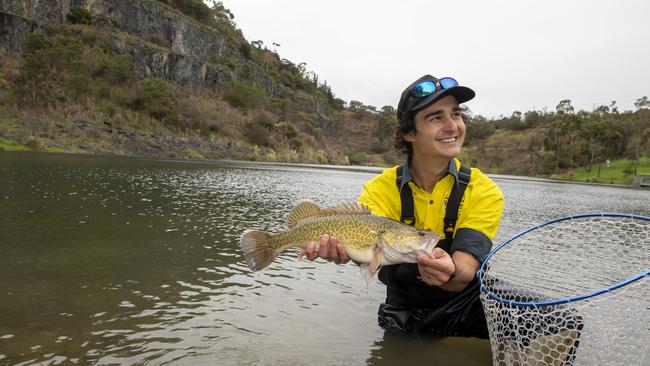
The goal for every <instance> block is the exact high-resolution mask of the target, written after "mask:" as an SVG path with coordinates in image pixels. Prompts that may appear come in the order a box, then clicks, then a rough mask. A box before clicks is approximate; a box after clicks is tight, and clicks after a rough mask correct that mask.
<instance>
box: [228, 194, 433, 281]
mask: <svg viewBox="0 0 650 366" xmlns="http://www.w3.org/2000/svg"><path fill="white" fill-rule="evenodd" d="M287 227H288V229H287V230H285V231H282V232H278V233H275V234H270V233H267V232H265V231H262V230H257V229H247V230H245V231H244V232H243V234H242V235H241V238H240V247H241V250H242V251H243V252H244V259H245V261H246V264H247V266H248V268H250V270H251V271H254V272H257V271H261V270H263V269H265V268H267V267H268V266H269V265H270V264H271V263H272V262H273V260H274V259H275V258H276V257H277V256H278V255H279V254H280V253H282V252H283V251H285V250H286V249H288V248H293V247H297V248H301V256H302V254H304V249H305V247H306V246H307V244H309V242H311V241H314V242H316V250H318V246H319V239H320V237H321V236H322V235H323V234H329V235H333V236H335V237H336V238H337V240H338V241H339V243H340V244H341V245H342V246H343V247H345V250H346V252H347V253H348V256H349V257H350V259H351V260H352V261H354V262H356V263H358V264H359V265H360V267H361V273H362V276H363V277H364V278H365V279H366V280H368V279H369V278H372V277H373V276H374V274H375V273H376V272H377V271H378V270H379V268H380V267H381V266H385V265H391V264H397V263H416V262H417V259H416V257H417V254H418V253H419V252H424V253H429V255H430V253H431V251H432V250H433V248H434V247H435V246H436V244H437V243H438V241H439V240H440V234H439V233H437V232H434V231H427V230H418V229H416V228H414V227H413V226H409V225H405V224H403V223H401V222H398V221H395V220H391V219H388V218H385V217H382V216H378V215H373V214H372V213H371V212H370V209H369V208H368V207H367V206H364V205H359V204H357V203H354V202H346V203H343V204H341V205H339V206H336V207H332V208H325V209H322V208H320V207H319V206H318V205H317V204H316V203H314V202H312V201H303V202H300V203H299V204H297V205H296V206H295V207H294V208H293V210H292V211H291V213H290V214H289V216H288V218H287Z"/></svg>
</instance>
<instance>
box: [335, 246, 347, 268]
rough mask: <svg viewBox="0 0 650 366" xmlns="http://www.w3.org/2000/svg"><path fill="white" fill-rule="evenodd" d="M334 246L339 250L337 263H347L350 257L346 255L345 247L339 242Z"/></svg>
mask: <svg viewBox="0 0 650 366" xmlns="http://www.w3.org/2000/svg"><path fill="white" fill-rule="evenodd" d="M336 248H337V249H338V251H339V263H348V262H349V261H350V257H349V256H348V252H347V250H345V247H344V246H343V245H341V243H338V242H337V243H336Z"/></svg>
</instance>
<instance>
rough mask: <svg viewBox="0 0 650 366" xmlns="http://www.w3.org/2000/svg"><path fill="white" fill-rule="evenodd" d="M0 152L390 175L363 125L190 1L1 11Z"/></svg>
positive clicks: (311, 77)
mask: <svg viewBox="0 0 650 366" xmlns="http://www.w3.org/2000/svg"><path fill="white" fill-rule="evenodd" d="M0 18H1V21H2V23H1V24H2V34H3V37H2V49H3V52H2V55H1V57H0V66H1V69H0V77H1V79H0V80H1V82H0V93H1V95H2V101H1V102H0V108H1V110H0V118H1V123H0V139H2V141H4V142H1V143H0V146H5V149H10V148H11V149H16V148H17V146H18V147H20V146H23V147H24V148H25V149H31V150H43V151H67V152H93V153H110V154H125V155H137V156H160V157H180V158H202V157H205V158H217V159H218V158H229V159H246V160H269V161H287V162H298V161H300V162H307V163H333V164H348V163H350V162H354V163H375V164H382V163H386V162H390V161H395V159H396V154H392V155H391V154H388V155H386V156H382V155H381V154H377V153H376V152H377V151H380V152H387V151H390V149H389V147H390V146H389V144H386V146H385V147H383V148H381V149H375V152H374V153H373V151H372V150H371V149H370V145H371V143H372V142H373V139H376V137H375V135H376V131H377V125H378V121H377V117H376V116H375V115H374V114H372V113H361V114H362V115H359V114H358V113H357V114H356V115H355V113H353V112H350V111H348V110H346V108H345V106H344V105H345V103H344V102H343V101H342V100H340V99H337V98H335V97H334V94H333V93H332V91H331V89H330V88H329V86H327V84H326V83H325V82H320V81H319V79H318V75H316V74H315V73H313V72H311V71H309V70H307V69H306V68H305V65H304V64H294V63H293V62H291V61H290V60H286V59H282V58H280V56H279V55H278V54H277V53H276V52H273V51H269V50H268V49H267V48H266V47H265V46H264V45H262V44H261V43H260V42H252V44H251V43H249V42H248V41H246V40H245V39H244V38H243V36H242V34H241V31H239V30H238V29H237V28H236V27H235V26H234V23H233V22H232V14H230V12H229V11H228V10H227V9H225V8H223V6H222V5H221V4H220V3H216V4H215V6H213V7H212V8H209V7H207V6H206V5H204V4H203V3H202V2H200V1H199V0H183V1H181V0H178V1H177V0H174V1H171V0H170V1H153V0H135V1H128V0H96V1H72V2H69V1H49V2H42V1H38V0H31V1H26V2H25V1H8V0H5V1H3V3H2V12H1V13H0Z"/></svg>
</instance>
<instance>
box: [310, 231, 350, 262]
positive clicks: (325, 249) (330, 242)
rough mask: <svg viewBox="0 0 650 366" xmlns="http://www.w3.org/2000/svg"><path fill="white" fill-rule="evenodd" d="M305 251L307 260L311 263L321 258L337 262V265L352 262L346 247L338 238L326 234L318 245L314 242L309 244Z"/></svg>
mask: <svg viewBox="0 0 650 366" xmlns="http://www.w3.org/2000/svg"><path fill="white" fill-rule="evenodd" d="M304 250H305V254H306V255H307V259H309V260H310V261H313V260H315V259H316V258H319V257H320V258H323V259H325V260H328V261H330V262H335V263H336V264H341V263H347V262H349V261H350V257H348V253H347V252H346V251H345V247H343V246H342V245H341V243H339V241H338V240H336V237H334V236H331V235H328V234H324V235H323V236H321V237H320V241H319V243H318V245H316V242H314V241H312V242H310V243H309V244H307V246H306V247H305V249H304Z"/></svg>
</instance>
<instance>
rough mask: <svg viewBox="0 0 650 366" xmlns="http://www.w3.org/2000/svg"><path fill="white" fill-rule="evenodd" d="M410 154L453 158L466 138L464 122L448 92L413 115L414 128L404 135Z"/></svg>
mask: <svg viewBox="0 0 650 366" xmlns="http://www.w3.org/2000/svg"><path fill="white" fill-rule="evenodd" d="M404 139H405V140H406V141H408V142H411V145H412V146H413V155H414V156H416V155H420V156H421V157H422V158H437V159H441V160H449V159H452V158H454V157H456V156H458V154H459V153H460V148H461V146H463V142H464V141H465V122H464V121H463V117H462V115H461V111H460V108H459V106H458V102H456V98H454V97H453V96H451V95H448V96H446V97H444V98H442V99H440V100H438V101H436V102H435V103H433V104H431V105H430V106H428V107H427V108H425V109H423V110H421V111H419V112H418V113H417V114H416V115H415V131H413V132H410V133H408V134H406V135H404Z"/></svg>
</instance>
